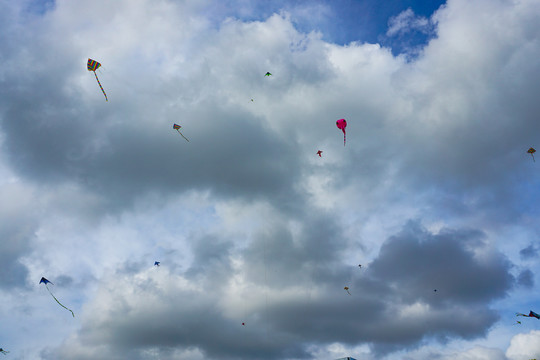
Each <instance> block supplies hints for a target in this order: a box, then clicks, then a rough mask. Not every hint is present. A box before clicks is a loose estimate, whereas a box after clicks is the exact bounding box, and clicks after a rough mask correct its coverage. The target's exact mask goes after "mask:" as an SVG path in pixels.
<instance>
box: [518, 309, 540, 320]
mask: <svg viewBox="0 0 540 360" xmlns="http://www.w3.org/2000/svg"><path fill="white" fill-rule="evenodd" d="M516 316H525V317H535V318H537V319H539V320H540V315H538V314H537V313H535V312H534V311H532V310H531V311H529V315H525V314H522V313H516Z"/></svg>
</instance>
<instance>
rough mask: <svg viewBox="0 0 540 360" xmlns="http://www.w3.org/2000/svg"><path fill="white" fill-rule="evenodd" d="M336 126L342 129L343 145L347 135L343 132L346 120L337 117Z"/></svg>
mask: <svg viewBox="0 0 540 360" xmlns="http://www.w3.org/2000/svg"><path fill="white" fill-rule="evenodd" d="M336 126H337V127H338V129H341V131H343V146H345V139H346V136H347V135H346V134H345V128H346V127H347V120H345V119H339V120H338V121H336Z"/></svg>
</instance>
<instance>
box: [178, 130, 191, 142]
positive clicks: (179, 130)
mask: <svg viewBox="0 0 540 360" xmlns="http://www.w3.org/2000/svg"><path fill="white" fill-rule="evenodd" d="M176 131H178V133H179V134H180V135H182V137H183V138H184V139H186V140H187V142H189V140H188V138H187V137H185V136H184V134H182V133H181V132H180V130H178V129H176Z"/></svg>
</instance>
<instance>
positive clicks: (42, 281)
mask: <svg viewBox="0 0 540 360" xmlns="http://www.w3.org/2000/svg"><path fill="white" fill-rule="evenodd" d="M39 283H40V284H41V283H43V284H45V287H46V288H47V291H48V292H49V294H51V296H52V297H53V299H54V300H56V302H57V303H58V305H60V306H61V307H63V308H64V309H66V310H69V311H71V310H70V309H68V308H67V307H65V306H64V305H62V303H60V301H58V299H57V298H56V297H55V296H54V295H53V293H52V292H51V290H49V287H48V286H47V284H52V285H54V284H53V283H52V282H50V281H49V280H47V279H45V278H44V277H42V278H41V280H40V281H39ZM71 315H73V317H75V314H74V313H73V311H71Z"/></svg>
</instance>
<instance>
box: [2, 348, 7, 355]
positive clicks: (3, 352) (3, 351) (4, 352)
mask: <svg viewBox="0 0 540 360" xmlns="http://www.w3.org/2000/svg"><path fill="white" fill-rule="evenodd" d="M0 353H2V354H4V355H6V354H7V353H9V351H6V350H4V349H2V348H0Z"/></svg>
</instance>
